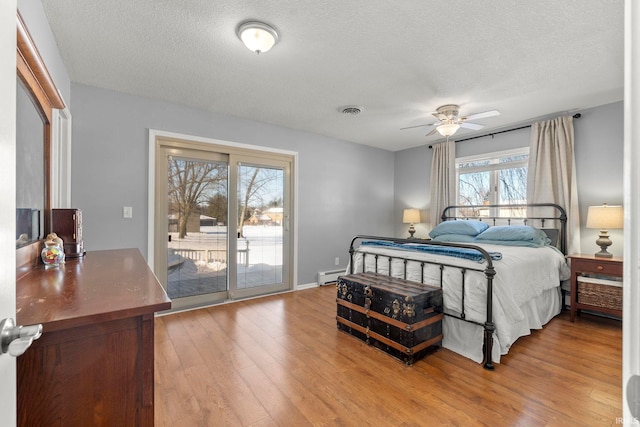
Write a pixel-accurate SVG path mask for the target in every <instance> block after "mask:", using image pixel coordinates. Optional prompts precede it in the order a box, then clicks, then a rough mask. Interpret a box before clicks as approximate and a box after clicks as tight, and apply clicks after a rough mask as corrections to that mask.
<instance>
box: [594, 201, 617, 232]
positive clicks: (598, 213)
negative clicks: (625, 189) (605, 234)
mask: <svg viewBox="0 0 640 427" xmlns="http://www.w3.org/2000/svg"><path fill="white" fill-rule="evenodd" d="M623 225H624V210H623V209H622V206H608V205H606V204H605V205H603V206H589V211H588V212H587V228H599V229H601V230H610V229H614V228H622V227H623Z"/></svg>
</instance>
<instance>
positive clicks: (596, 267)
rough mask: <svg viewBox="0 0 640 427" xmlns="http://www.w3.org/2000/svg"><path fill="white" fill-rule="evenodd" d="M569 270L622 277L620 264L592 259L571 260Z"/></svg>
mask: <svg viewBox="0 0 640 427" xmlns="http://www.w3.org/2000/svg"><path fill="white" fill-rule="evenodd" d="M571 268H572V270H574V271H575V272H577V273H593V274H603V275H608V276H616V277H621V276H622V263H620V262H611V261H604V260H602V261H601V260H592V259H579V258H572V259H571Z"/></svg>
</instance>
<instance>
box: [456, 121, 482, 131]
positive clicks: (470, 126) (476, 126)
mask: <svg viewBox="0 0 640 427" xmlns="http://www.w3.org/2000/svg"><path fill="white" fill-rule="evenodd" d="M460 127H461V128H467V129H473V130H480V129H482V128H483V127H484V125H479V124H477V123H469V122H462V123H460Z"/></svg>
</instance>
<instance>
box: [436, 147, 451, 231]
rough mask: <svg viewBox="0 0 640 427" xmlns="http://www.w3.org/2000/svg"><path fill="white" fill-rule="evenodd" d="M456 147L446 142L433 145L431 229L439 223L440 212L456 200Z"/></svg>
mask: <svg viewBox="0 0 640 427" xmlns="http://www.w3.org/2000/svg"><path fill="white" fill-rule="evenodd" d="M455 184H456V146H455V142H454V141H450V140H447V142H443V143H440V144H434V145H433V159H432V161H431V185H430V187H431V203H430V205H431V206H430V211H431V227H432V228H433V227H435V226H436V225H438V224H439V223H440V216H441V215H442V210H443V209H444V208H446V207H447V206H450V205H454V204H456V203H455V198H456V188H455Z"/></svg>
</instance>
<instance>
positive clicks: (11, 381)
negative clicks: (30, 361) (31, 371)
mask: <svg viewBox="0 0 640 427" xmlns="http://www.w3.org/2000/svg"><path fill="white" fill-rule="evenodd" d="M16 8H17V4H16V0H8V1H6V0H5V1H0V58H2V60H0V93H1V94H2V96H0V111H2V114H1V115H0V159H3V165H2V167H1V168H0V181H1V182H2V185H1V186H0V200H2V209H0V224H1V225H0V237H1V238H0V271H2V274H1V275H0V319H4V318H7V317H11V318H13V319H15V318H16V244H15V236H16V215H15V212H16V162H15V158H16V42H17V41H16V10H17V9H16ZM0 378H2V381H0V414H2V425H6V426H15V425H16V422H17V411H16V408H17V398H16V358H15V357H11V356H9V354H0Z"/></svg>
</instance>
